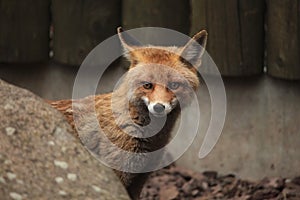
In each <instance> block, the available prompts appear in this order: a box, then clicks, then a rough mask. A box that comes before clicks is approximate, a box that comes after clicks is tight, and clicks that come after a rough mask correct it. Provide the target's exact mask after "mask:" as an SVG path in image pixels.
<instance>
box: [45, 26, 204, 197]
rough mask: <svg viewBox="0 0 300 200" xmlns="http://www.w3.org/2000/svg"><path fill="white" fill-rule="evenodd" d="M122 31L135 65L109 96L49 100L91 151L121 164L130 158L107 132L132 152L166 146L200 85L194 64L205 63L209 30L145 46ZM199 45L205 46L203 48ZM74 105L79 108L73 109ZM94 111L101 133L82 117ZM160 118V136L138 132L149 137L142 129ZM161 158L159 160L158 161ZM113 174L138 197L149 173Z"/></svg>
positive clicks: (139, 164) (140, 165) (142, 163)
mask: <svg viewBox="0 0 300 200" xmlns="http://www.w3.org/2000/svg"><path fill="white" fill-rule="evenodd" d="M118 35H119V39H120V41H121V44H122V46H123V47H124V50H125V56H126V57H127V58H128V60H129V61H130V63H131V64H130V67H129V70H128V73H127V74H126V76H125V78H124V79H123V80H122V83H121V84H120V85H119V87H118V88H117V89H116V90H115V91H114V92H113V93H109V94H102V95H95V96H89V97H86V98H84V99H80V100H60V101H52V102H50V104H51V105H52V106H53V107H54V108H56V109H57V110H59V111H60V112H62V113H63V115H64V116H65V117H66V119H67V120H68V122H69V123H70V124H71V126H72V127H73V128H74V133H75V134H76V135H77V136H78V137H80V139H81V141H82V142H83V143H84V145H86V146H87V148H88V149H89V150H91V151H92V152H93V153H94V154H105V156H106V157H107V158H108V159H111V160H114V161H117V162H120V165H122V164H123V162H129V161H128V159H127V158H120V155H118V153H117V152H116V151H115V150H113V149H112V148H111V147H110V146H109V145H108V144H107V143H105V142H103V140H102V139H103V135H105V136H106V137H107V138H108V139H109V140H110V142H112V143H113V144H115V145H116V146H117V147H118V148H121V149H123V150H125V151H128V152H137V153H147V152H153V151H155V150H158V149H160V148H162V147H164V146H165V145H166V144H167V143H168V141H169V139H170V133H171V130H172V128H173V125H174V124H175V121H176V118H177V117H178V115H179V113H180V109H182V108H184V106H186V105H188V104H189V103H190V101H191V93H192V92H194V90H196V89H197V87H198V86H199V79H198V76H197V70H196V69H195V67H198V66H200V64H201V58H202V55H203V53H204V51H205V50H204V49H205V46H206V41H207V32H206V31H205V30H202V31H200V32H199V33H197V34H196V35H195V36H194V37H193V38H192V39H191V40H190V41H189V42H188V43H187V44H186V45H185V46H183V47H161V46H143V45H141V44H140V43H139V42H138V41H136V40H135V39H134V38H133V37H131V36H130V35H129V34H128V33H126V32H123V30H122V28H118ZM195 41H196V42H197V45H195ZM199 44H200V45H201V46H202V48H199ZM197 46H198V47H197ZM91 102H94V108H91V107H90V105H91ZM72 104H80V106H78V109H76V110H74V107H72ZM94 110H95V112H96V119H97V123H98V124H99V125H100V126H101V131H99V130H98V129H95V125H93V124H89V122H88V120H86V119H85V120H83V117H82V114H83V113H85V114H87V113H92V112H94ZM162 117H165V119H166V121H165V123H164V125H163V126H162V128H161V130H159V131H158V133H157V134H155V135H151V136H150V137H143V138H140V137H137V136H135V135H136V134H138V135H143V136H145V134H146V136H147V132H145V130H144V129H142V128H141V127H145V126H147V125H148V124H150V123H152V122H151V120H153V121H155V120H157V121H160V119H161V118H162ZM75 118H77V120H75ZM74 120H75V121H76V122H77V123H76V128H77V130H76V128H75V122H74ZM78 122H79V124H78ZM91 123H92V122H91ZM78 129H80V130H83V131H78ZM126 159H127V160H126ZM159 159H160V158H157V160H156V161H157V162H159ZM134 162H137V163H133V164H134V165H135V166H137V167H138V168H140V169H142V168H143V167H145V166H146V165H147V162H148V163H149V161H148V160H147V159H146V158H144V159H143V158H142V159H140V160H138V161H134ZM151 162H152V161H151ZM131 164H132V163H131ZM152 164H153V163H152ZM115 172H116V174H117V176H118V177H119V178H120V180H121V181H122V183H123V184H124V186H125V187H126V189H127V191H128V193H129V195H130V196H131V197H132V198H133V199H138V197H139V194H140V192H141V189H142V186H143V184H144V182H145V181H146V179H147V176H148V174H149V173H129V172H123V171H119V170H115Z"/></svg>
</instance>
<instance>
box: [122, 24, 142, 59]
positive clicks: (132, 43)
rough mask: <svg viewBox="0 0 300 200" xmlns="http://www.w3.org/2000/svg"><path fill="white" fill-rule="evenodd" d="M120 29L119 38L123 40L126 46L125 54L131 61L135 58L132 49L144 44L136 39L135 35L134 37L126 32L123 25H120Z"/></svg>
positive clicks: (123, 44) (124, 46)
mask: <svg viewBox="0 0 300 200" xmlns="http://www.w3.org/2000/svg"><path fill="white" fill-rule="evenodd" d="M117 31H118V36H119V39H120V41H121V44H122V46H123V48H124V51H125V56H126V57H127V59H128V60H129V61H131V62H132V61H133V60H134V56H133V55H132V51H133V50H134V49H135V48H137V47H140V46H142V44H141V43H140V42H139V41H138V40H137V39H135V38H134V37H132V36H131V35H129V34H128V33H127V32H126V31H125V32H124V31H123V29H122V27H119V28H118V29H117Z"/></svg>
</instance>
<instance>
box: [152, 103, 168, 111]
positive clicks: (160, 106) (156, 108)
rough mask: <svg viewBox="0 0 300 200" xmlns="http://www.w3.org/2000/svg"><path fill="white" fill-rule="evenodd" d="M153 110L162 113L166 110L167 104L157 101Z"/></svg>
mask: <svg viewBox="0 0 300 200" xmlns="http://www.w3.org/2000/svg"><path fill="white" fill-rule="evenodd" d="M153 110H154V111H155V112H157V113H162V112H163V111H164V110H165V106H164V105H163V104H161V103H157V104H155V105H154V107H153Z"/></svg>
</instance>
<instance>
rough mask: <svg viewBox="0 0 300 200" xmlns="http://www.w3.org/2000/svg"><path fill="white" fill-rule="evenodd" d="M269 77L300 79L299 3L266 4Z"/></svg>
mask: <svg viewBox="0 0 300 200" xmlns="http://www.w3.org/2000/svg"><path fill="white" fill-rule="evenodd" d="M267 8H268V12H267V34H266V36H267V67H268V74H270V75H271V76H274V77H279V78H284V79H291V80H293V79H300V0H286V1H282V0H268V1H267Z"/></svg>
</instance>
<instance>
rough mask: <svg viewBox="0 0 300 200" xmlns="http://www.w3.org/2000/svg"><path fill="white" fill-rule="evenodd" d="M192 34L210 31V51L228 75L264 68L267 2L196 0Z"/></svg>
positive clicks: (251, 72) (193, 11)
mask: <svg viewBox="0 0 300 200" xmlns="http://www.w3.org/2000/svg"><path fill="white" fill-rule="evenodd" d="M191 2H192V26H191V35H193V34H194V33H196V32H197V31H199V30H200V29H207V30H208V44H207V45H208V46H207V50H208V53H209V54H210V55H211V57H212V58H213V59H214V61H215V62H216V64H217V66H218V68H219V70H220V72H221V74H222V75H225V76H244V75H253V74H259V73H262V71H263V57H264V1H261V0H251V1H249V0H227V1H223V0H192V1H191Z"/></svg>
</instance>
